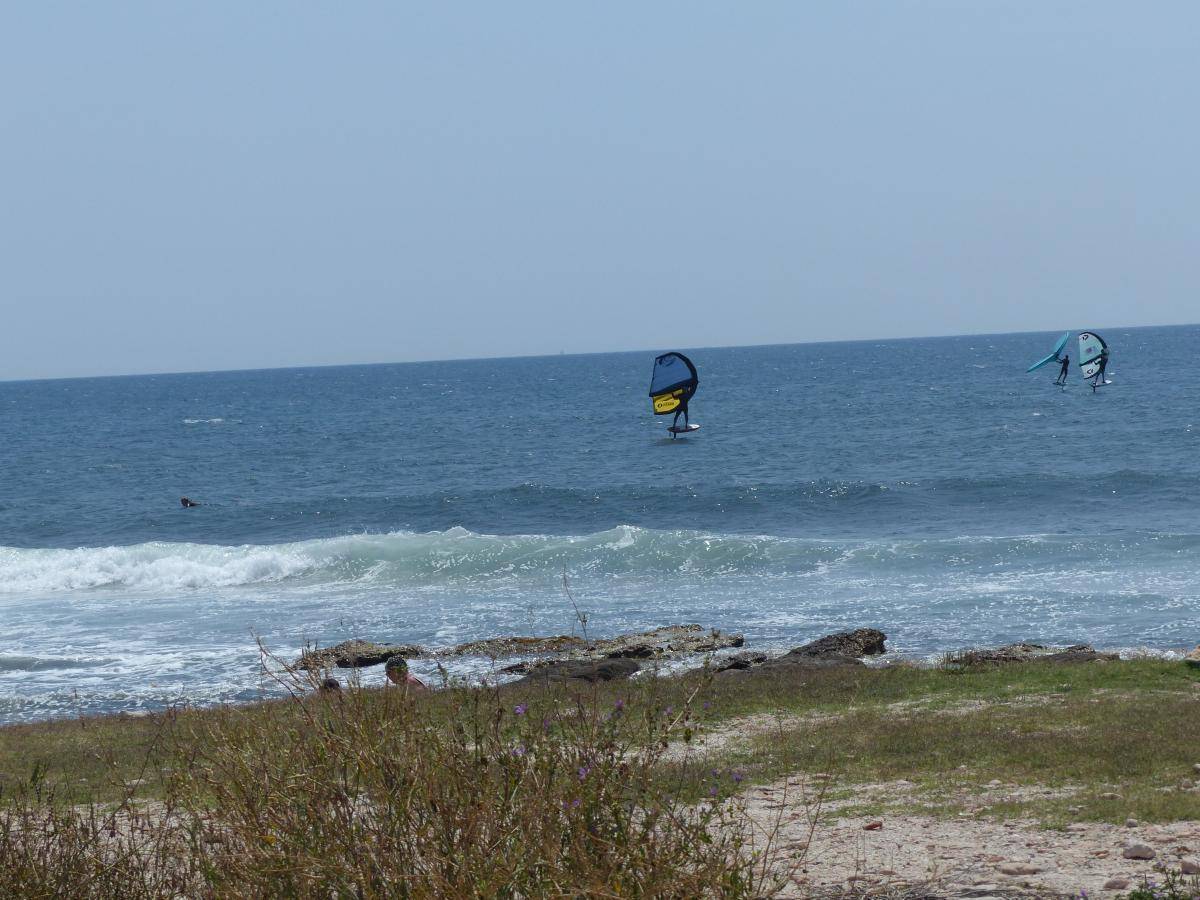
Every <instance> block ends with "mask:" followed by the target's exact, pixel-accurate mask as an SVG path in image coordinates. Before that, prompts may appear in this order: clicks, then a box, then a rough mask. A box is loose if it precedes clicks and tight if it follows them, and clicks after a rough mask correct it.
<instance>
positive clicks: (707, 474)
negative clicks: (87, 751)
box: [0, 326, 1200, 722]
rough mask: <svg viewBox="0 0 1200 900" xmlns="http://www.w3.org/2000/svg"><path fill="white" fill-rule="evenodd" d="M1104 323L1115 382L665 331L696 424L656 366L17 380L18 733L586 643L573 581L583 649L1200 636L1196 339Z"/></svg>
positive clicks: (1191, 333) (1017, 365)
mask: <svg viewBox="0 0 1200 900" xmlns="http://www.w3.org/2000/svg"><path fill="white" fill-rule="evenodd" d="M1101 333H1102V334H1103V336H1104V337H1105V338H1106V339H1107V340H1108V342H1109V345H1110V347H1111V348H1112V360H1111V363H1110V367H1109V375H1110V377H1111V378H1112V382H1113V383H1112V384H1111V385H1109V386H1107V387H1104V388H1101V389H1100V391H1099V392H1098V393H1096V394H1093V392H1092V391H1091V389H1090V388H1088V387H1086V386H1084V385H1083V384H1082V383H1081V381H1080V378H1079V373H1078V369H1077V368H1076V367H1074V366H1073V371H1072V373H1071V381H1070V385H1069V387H1068V388H1067V389H1065V390H1060V389H1059V388H1057V387H1055V386H1053V385H1052V384H1051V382H1052V380H1053V379H1054V377H1055V374H1056V370H1057V367H1056V366H1047V367H1046V368H1044V369H1042V370H1039V371H1038V372H1035V373H1033V374H1029V375H1027V374H1025V368H1026V366H1027V365H1029V364H1030V363H1032V362H1033V361H1035V360H1037V359H1039V358H1041V357H1042V356H1044V355H1045V354H1046V353H1048V352H1049V351H1050V349H1051V347H1052V346H1053V344H1054V341H1055V339H1056V338H1057V336H1058V333H1053V334H1050V333H1045V334H1019V335H990V336H975V337H954V338H935V339H919V340H898V341H866V342H853V343H826V344H801V345H787V346H769V347H739V348H723V349H708V350H704V349H697V350H689V349H687V348H663V349H664V350H666V349H681V350H683V351H684V352H686V353H688V354H689V355H690V356H691V358H692V359H693V361H694V362H695V363H696V365H697V367H698V369H699V372H700V388H699V391H698V392H697V394H696V397H695V399H694V400H693V401H692V404H691V415H692V421H693V422H697V423H700V425H701V426H702V427H701V430H700V431H699V432H698V433H697V434H695V435H693V436H690V437H688V438H686V439H680V440H675V441H672V440H669V439H668V438H667V437H666V433H665V430H664V429H665V426H666V425H668V424H669V423H670V417H658V418H656V417H655V416H653V415H652V414H651V411H650V402H649V398H648V397H647V395H646V391H647V386H648V382H649V377H650V368H651V363H652V361H653V356H654V354H653V353H642V352H639V353H613V354H599V355H588V356H556V357H541V358H524V359H500V360H476V361H466V362H461V361H460V362H434V363H411V364H398V365H373V366H349V367H338V368H315V369H288V370H268V371H249V372H218V373H208V374H191V375H157V376H131V377H120V378H92V379H72V380H59V381H27V382H3V383H0V446H2V447H3V452H2V453H0V722H12V721H22V720H32V719H41V718H48V717H55V716H70V715H77V714H81V713H99V712H111V711H117V710H133V709H145V708H148V709H153V708H158V707H162V706H164V705H166V704H170V703H175V702H179V701H181V700H186V701H190V702H194V703H212V702H217V701H229V700H242V699H253V698H255V697H258V696H260V695H261V693H262V691H263V690H269V685H267V684H265V683H264V681H263V679H262V677H261V675H260V657H259V651H258V648H257V645H256V639H261V640H262V641H263V642H264V643H265V645H266V646H267V647H268V648H270V649H271V650H272V651H273V652H275V653H277V654H279V656H280V657H282V658H284V659H287V660H290V659H291V658H293V657H294V656H295V655H296V654H297V652H298V651H299V650H300V649H301V648H302V647H303V646H304V645H305V644H306V643H308V642H320V643H322V644H329V643H333V642H337V641H340V640H344V639H347V638H350V637H363V638H368V639H376V640H387V641H396V642H417V643H421V644H426V645H431V646H446V645H451V644H455V643H459V642H462V641H467V640H470V639H473V638H481V637H491V636H498V635H507V634H515V633H538V634H558V633H564V632H570V631H571V630H572V628H573V626H574V625H575V623H574V613H573V610H572V608H571V604H570V603H569V602H568V600H567V598H566V596H565V594H564V591H563V576H564V573H565V575H566V577H567V579H568V580H569V584H570V587H571V591H572V593H573V594H574V596H575V599H576V601H577V602H578V604H579V606H580V608H581V609H582V610H584V611H585V612H586V613H587V614H588V616H589V622H588V631H589V633H590V634H592V635H610V634H615V633H618V632H623V631H629V630H640V629H646V628H651V627H654V626H658V625H665V624H669V623H683V622H699V623H701V624H704V625H706V626H715V627H719V628H722V629H726V630H734V631H741V632H744V633H745V634H746V637H747V643H748V646H751V647H758V648H785V647H792V646H795V645H796V644H799V643H801V642H803V641H806V640H809V639H812V638H815V637H817V636H819V635H821V634H824V633H827V632H830V631H836V630H839V629H845V628H851V627H858V626H874V627H879V628H882V629H883V630H884V631H885V632H887V634H888V638H889V644H890V646H891V647H893V648H894V649H895V650H896V651H899V652H901V653H903V654H906V655H911V656H915V657H927V656H931V655H934V654H937V653H939V652H941V651H944V650H947V649H952V648H960V647H963V646H967V645H995V644H999V643H1003V642H1008V641H1013V640H1020V639H1027V640H1034V641H1040V642H1052V643H1074V642H1078V641H1089V642H1092V643H1094V644H1096V645H1097V646H1098V647H1104V648H1115V649H1124V650H1135V649H1138V648H1149V649H1155V650H1177V649H1181V648H1184V647H1190V646H1192V645H1195V644H1196V643H1197V642H1200V514H1198V513H1200V509H1198V507H1197V497H1198V494H1200V406H1198V403H1197V400H1198V399H1200V392H1198V391H1197V387H1196V382H1195V377H1194V375H1193V374H1192V373H1193V372H1194V371H1195V366H1194V365H1192V364H1191V362H1192V361H1193V360H1194V357H1195V352H1196V351H1195V348H1196V347H1197V346H1200V326H1182V327H1172V328H1138V329H1124V330H1109V331H1105V330H1101ZM1069 349H1070V351H1071V355H1072V357H1074V356H1075V352H1074V351H1075V347H1074V342H1073V341H1072V344H1071V345H1069ZM1073 362H1074V360H1073ZM182 495H187V496H189V497H191V498H192V499H194V500H197V501H199V502H200V503H202V504H203V505H202V506H200V507H198V508H194V509H184V508H182V507H181V506H180V503H179V498H180V496H182ZM472 665H479V661H477V660H476V661H469V660H463V661H459V662H457V663H456V666H458V667H459V668H458V669H456V670H455V671H456V672H458V673H460V674H469V673H470V672H471V671H472V670H471V669H470V667H471V666H472ZM413 669H414V671H415V672H417V673H418V674H428V673H429V671H430V669H429V666H428V665H426V664H425V661H423V660H418V661H415V662H414V664H413ZM382 677H383V676H382V673H381V672H380V671H379V670H377V669H376V670H369V671H368V672H367V674H366V675H365V676H364V679H365V680H366V681H368V682H373V681H380V682H382Z"/></svg>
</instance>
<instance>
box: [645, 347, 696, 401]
mask: <svg viewBox="0 0 1200 900" xmlns="http://www.w3.org/2000/svg"><path fill="white" fill-rule="evenodd" d="M698 384H700V378H699V376H698V375H697V374H696V367H695V366H694V365H692V361H691V360H690V359H688V358H687V357H686V356H684V355H683V354H682V353H674V352H672V353H664V354H663V355H662V356H659V357H657V358H655V360H654V371H653V372H652V373H651V375H650V401H651V402H652V403H653V404H654V414H655V415H656V416H665V415H668V414H669V413H673V412H675V410H677V409H679V406H680V404H681V403H686V402H687V401H688V400H690V399H691V397H692V394H694V393H696V386H697V385H698Z"/></svg>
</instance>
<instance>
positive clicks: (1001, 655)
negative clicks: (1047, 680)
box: [946, 642, 1119, 666]
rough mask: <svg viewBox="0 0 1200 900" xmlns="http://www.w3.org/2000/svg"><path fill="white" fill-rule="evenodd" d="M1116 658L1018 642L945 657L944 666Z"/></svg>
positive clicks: (1087, 647) (1081, 647) (1082, 647)
mask: <svg viewBox="0 0 1200 900" xmlns="http://www.w3.org/2000/svg"><path fill="white" fill-rule="evenodd" d="M1118 658H1119V657H1118V656H1117V654H1115V653H1098V652H1097V651H1096V650H1095V649H1094V648H1093V647H1092V645H1091V644H1074V645H1072V646H1070V647H1065V648H1054V647H1046V646H1044V645H1042V644H1029V643H1025V642H1021V643H1017V644H1009V645H1008V646H1005V647H997V648H996V649H994V650H967V651H965V652H964V653H959V654H956V655H952V656H948V657H947V658H946V662H947V663H948V664H950V665H954V666H999V665H1008V664H1010V663H1023V662H1060V663H1076V662H1097V661H1104V660H1115V659H1118Z"/></svg>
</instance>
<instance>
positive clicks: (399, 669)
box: [383, 656, 429, 691]
mask: <svg viewBox="0 0 1200 900" xmlns="http://www.w3.org/2000/svg"><path fill="white" fill-rule="evenodd" d="M383 672H384V674H385V675H387V680H388V681H390V682H391V683H392V684H394V685H396V687H405V688H412V689H414V690H418V691H426V690H429V686H428V685H427V684H425V682H423V681H422V680H421V679H420V678H418V677H417V676H415V675H410V674H409V672H408V662H407V661H406V660H405V659H404V657H403V656H392V657H390V658H389V659H388V661H387V662H386V663H384V666H383Z"/></svg>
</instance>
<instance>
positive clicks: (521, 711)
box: [513, 703, 529, 716]
mask: <svg viewBox="0 0 1200 900" xmlns="http://www.w3.org/2000/svg"><path fill="white" fill-rule="evenodd" d="M527 709H529V706H528V705H527V704H524V703H518V704H517V705H516V706H515V707H514V708H513V712H514V713H516V714H517V715H518V716H523V715H525V711H526V710H527Z"/></svg>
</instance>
